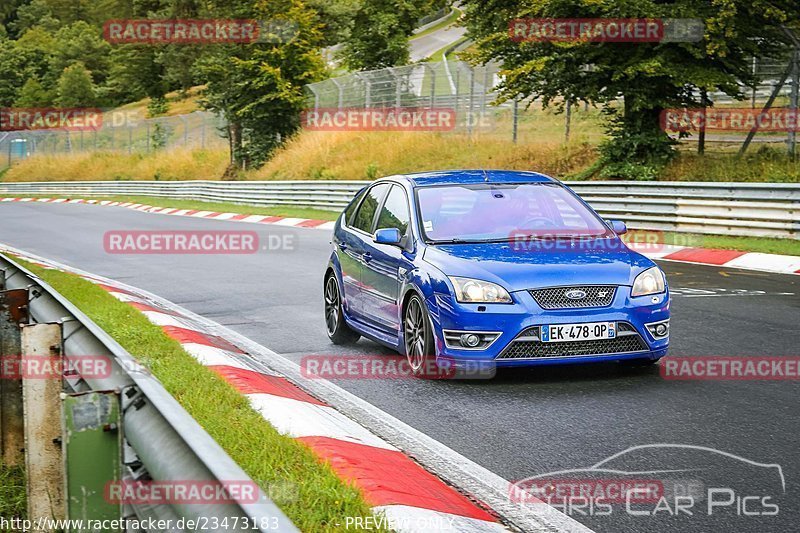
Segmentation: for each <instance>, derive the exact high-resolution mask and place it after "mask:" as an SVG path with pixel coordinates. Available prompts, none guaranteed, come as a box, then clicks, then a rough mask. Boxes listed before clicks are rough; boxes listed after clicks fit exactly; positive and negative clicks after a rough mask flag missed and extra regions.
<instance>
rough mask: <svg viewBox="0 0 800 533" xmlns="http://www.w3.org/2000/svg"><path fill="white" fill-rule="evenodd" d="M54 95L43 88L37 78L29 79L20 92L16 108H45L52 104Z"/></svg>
mask: <svg viewBox="0 0 800 533" xmlns="http://www.w3.org/2000/svg"><path fill="white" fill-rule="evenodd" d="M52 100H53V97H52V95H51V94H50V93H49V92H47V91H46V90H45V88H44V87H42V84H41V83H39V80H37V79H36V78H28V80H27V81H26V82H25V84H24V85H23V86H22V89H20V91H19V96H18V97H17V101H16V102H14V105H15V106H16V107H45V106H48V105H50V104H52V103H53V102H52Z"/></svg>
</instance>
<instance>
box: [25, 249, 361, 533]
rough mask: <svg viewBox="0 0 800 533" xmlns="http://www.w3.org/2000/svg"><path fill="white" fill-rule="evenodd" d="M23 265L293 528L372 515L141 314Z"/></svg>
mask: <svg viewBox="0 0 800 533" xmlns="http://www.w3.org/2000/svg"><path fill="white" fill-rule="evenodd" d="M23 263H24V262H23ZM25 264H26V266H27V267H28V268H29V269H30V270H31V271H33V272H34V273H36V274H37V275H38V276H40V277H41V278H42V279H44V280H45V281H47V282H48V283H50V284H51V285H52V286H53V287H54V288H55V289H56V290H57V291H59V292H60V293H61V294H62V295H64V296H65V297H66V298H67V299H69V300H70V301H71V302H73V303H74V304H75V305H76V306H78V308H80V309H81V310H82V311H83V312H84V313H86V314H87V315H88V316H89V318H91V319H92V320H93V321H95V322H96V323H97V324H98V325H99V326H100V327H101V328H103V329H104V330H105V331H107V332H108V333H109V334H110V335H111V336H112V337H114V339H116V340H117V341H118V342H119V343H120V344H121V345H122V346H123V347H124V348H125V349H126V350H128V351H129V352H130V353H131V354H133V355H134V356H135V357H137V358H138V359H139V360H140V361H141V362H142V363H143V364H145V365H146V366H147V367H148V368H149V369H150V370H151V371H152V372H153V375H154V376H155V377H157V378H158V379H159V381H160V382H161V383H162V384H163V385H164V387H165V388H166V389H167V391H169V393H170V394H172V395H173V396H174V397H175V398H176V399H177V400H178V401H179V402H180V403H181V405H182V406H183V407H184V408H185V409H186V410H187V411H188V412H189V414H190V415H191V416H192V417H194V419H195V420H197V422H199V423H200V425H201V426H202V427H203V428H204V429H205V430H206V431H207V432H208V433H209V434H210V435H211V437H212V438H214V440H216V441H217V442H218V443H219V444H220V446H222V448H223V449H224V450H225V451H226V452H227V453H228V454H229V455H230V456H231V457H232V458H233V460H234V461H236V462H237V463H238V464H239V465H240V466H241V467H242V468H243V469H244V471H245V472H247V474H248V475H249V476H250V477H251V478H252V479H253V480H256V481H257V482H258V483H259V484H260V485H261V487H262V488H263V489H264V490H265V491H267V493H268V494H270V496H271V497H272V499H273V501H275V503H276V504H277V505H278V506H279V507H280V508H281V509H282V510H283V512H284V513H286V515H287V516H288V517H289V518H290V519H291V520H292V521H293V522H294V523H295V525H296V526H297V527H298V528H300V530H302V531H315V532H316V531H322V532H327V531H341V530H342V529H344V523H345V517H348V516H351V517H357V516H365V517H366V516H371V515H372V512H371V510H370V507H369V506H368V505H367V503H366V502H365V501H364V500H363V498H362V496H361V494H360V493H359V492H358V490H356V489H355V488H354V487H352V486H350V485H348V484H346V483H344V482H343V481H341V480H340V479H339V478H338V477H337V476H336V474H335V473H334V472H333V470H332V469H331V468H330V467H329V466H328V465H327V464H324V463H322V462H320V461H319V460H318V459H317V458H316V457H315V456H314V454H313V453H312V452H311V450H309V449H308V448H306V447H305V446H304V445H303V444H301V443H299V442H298V441H296V440H294V439H292V438H291V437H287V436H285V435H281V434H280V433H278V432H277V431H276V430H275V428H273V427H272V426H271V425H270V424H269V423H268V422H267V421H265V420H264V419H263V418H262V417H261V415H260V414H258V413H257V412H256V411H255V410H253V409H252V408H251V407H250V405H249V403H248V401H247V399H246V398H245V397H244V396H242V395H241V394H240V393H239V392H237V391H236V390H235V389H234V388H233V387H231V386H230V385H229V384H228V383H227V382H225V381H224V380H223V379H222V378H220V377H219V376H217V374H215V373H214V372H212V371H211V370H209V369H208V368H205V367H203V366H202V365H200V364H199V363H197V362H196V361H195V360H194V359H193V358H192V357H191V356H190V355H189V354H188V353H186V352H185V351H184V350H183V348H181V346H180V344H179V343H178V342H177V341H175V340H173V339H171V338H170V337H168V336H167V335H166V334H165V333H164V332H163V331H162V330H161V328H159V327H158V326H155V325H153V324H151V323H150V322H149V321H148V320H147V318H146V317H145V316H144V315H143V314H142V313H140V312H139V311H137V310H136V309H134V308H133V307H131V306H129V305H128V304H125V303H123V302H120V301H118V300H117V299H116V298H114V297H113V296H111V295H110V294H108V293H107V292H106V291H104V290H103V289H101V288H100V287H98V286H96V285H94V284H92V283H89V282H88V281H85V280H83V279H81V278H79V277H78V276H75V275H73V274H69V273H65V272H59V271H56V270H46V269H43V268H40V267H37V266H35V265H31V264H29V263H25Z"/></svg>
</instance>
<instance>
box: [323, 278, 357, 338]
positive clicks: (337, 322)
mask: <svg viewBox="0 0 800 533" xmlns="http://www.w3.org/2000/svg"><path fill="white" fill-rule="evenodd" d="M341 294H342V293H341V291H340V290H339V283H338V282H337V281H336V275H335V274H334V273H333V272H331V273H330V274H328V277H327V278H325V330H326V331H327V333H328V338H329V339H330V340H331V342H332V343H333V344H336V345H343V344H353V343H355V342H356V341H357V340H358V339H359V337H361V335H359V334H358V333H356V332H355V331H353V330H352V329H350V326H348V325H347V322H345V320H344V311H343V310H342V297H341Z"/></svg>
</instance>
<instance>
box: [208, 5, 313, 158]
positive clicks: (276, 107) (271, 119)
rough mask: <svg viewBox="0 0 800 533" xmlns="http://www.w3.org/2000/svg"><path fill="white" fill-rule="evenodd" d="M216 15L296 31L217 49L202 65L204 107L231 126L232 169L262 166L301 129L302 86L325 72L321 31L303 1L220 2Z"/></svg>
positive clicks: (228, 131)
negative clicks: (285, 37) (278, 24)
mask: <svg viewBox="0 0 800 533" xmlns="http://www.w3.org/2000/svg"><path fill="white" fill-rule="evenodd" d="M219 1H220V4H221V5H220V6H217V8H216V11H215V12H216V13H218V14H217V16H223V17H230V18H255V19H258V20H269V21H278V20H280V21H282V23H284V24H289V25H292V26H293V27H294V28H296V31H295V32H293V36H291V37H290V38H288V40H285V41H281V42H257V43H253V44H241V45H214V46H212V47H210V49H209V51H208V53H207V54H206V56H205V57H204V58H203V59H202V60H201V61H200V62H199V64H198V75H199V76H200V79H203V80H206V82H207V86H206V90H205V94H204V105H205V107H206V108H207V109H211V110H213V111H215V112H217V113H220V114H221V115H222V116H224V117H225V119H226V121H227V123H228V130H227V135H228V138H229V141H230V145H231V168H232V169H240V168H250V167H255V166H259V165H261V164H262V163H263V162H264V161H265V160H266V159H267V158H268V157H269V155H270V154H271V153H272V151H273V150H274V149H275V148H276V147H277V146H279V145H280V143H281V142H282V141H283V140H284V139H286V138H287V137H288V136H289V135H291V134H292V133H294V132H295V131H296V130H297V128H298V127H299V115H300V112H301V111H302V109H303V108H304V107H305V101H306V99H305V93H304V85H305V84H306V83H310V82H313V81H317V80H318V79H319V77H320V76H321V75H322V72H323V71H324V65H323V62H322V58H321V56H320V54H319V43H320V42H321V40H322V33H321V32H320V30H319V27H318V26H317V25H316V23H315V17H314V13H313V12H312V11H311V10H309V9H308V8H307V7H306V6H305V5H304V4H303V3H302V1H301V0H256V2H255V3H252V2H247V1H242V2H241V3H238V4H237V3H235V2H233V3H232V2H224V3H223V2H222V0H219Z"/></svg>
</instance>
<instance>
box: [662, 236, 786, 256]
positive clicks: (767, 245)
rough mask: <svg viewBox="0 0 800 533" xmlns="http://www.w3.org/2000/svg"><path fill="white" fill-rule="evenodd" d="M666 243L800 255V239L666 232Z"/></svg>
mask: <svg viewBox="0 0 800 533" xmlns="http://www.w3.org/2000/svg"><path fill="white" fill-rule="evenodd" d="M664 244H675V245H679V246H691V247H694V248H718V249H721V250H740V251H743V252H761V253H765V254H780V255H798V256H800V240H797V239H770V238H766V237H734V236H729V235H700V234H696V233H670V232H664Z"/></svg>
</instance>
